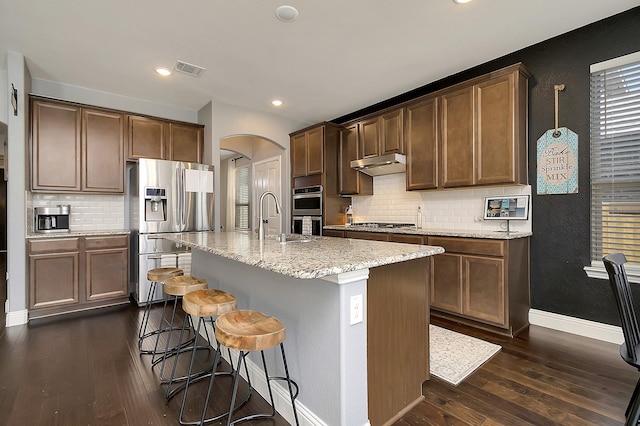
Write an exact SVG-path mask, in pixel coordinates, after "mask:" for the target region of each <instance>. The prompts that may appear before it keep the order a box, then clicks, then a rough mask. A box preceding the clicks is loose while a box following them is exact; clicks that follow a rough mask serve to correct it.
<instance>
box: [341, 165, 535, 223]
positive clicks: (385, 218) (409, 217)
mask: <svg viewBox="0 0 640 426" xmlns="http://www.w3.org/2000/svg"><path fill="white" fill-rule="evenodd" d="M405 178H406V174H405V173H398V174H392V175H385V176H376V177H374V178H373V193H374V195H368V196H364V195H357V196H353V197H352V204H353V210H354V222H397V223H412V224H415V223H416V216H417V211H418V206H420V208H421V210H422V227H423V228H431V229H456V230H474V231H500V230H505V229H506V221H502V220H497V221H483V220H481V219H482V217H483V204H484V197H486V196H494V195H531V186H530V185H525V186H496V187H487V188H468V189H451V190H446V191H406V189H405V188H406V183H405ZM532 210H533V206H532V205H531V203H530V205H529V220H526V221H522V220H512V221H510V223H509V228H510V230H512V231H525V232H526V231H529V232H530V231H531V214H532Z"/></svg>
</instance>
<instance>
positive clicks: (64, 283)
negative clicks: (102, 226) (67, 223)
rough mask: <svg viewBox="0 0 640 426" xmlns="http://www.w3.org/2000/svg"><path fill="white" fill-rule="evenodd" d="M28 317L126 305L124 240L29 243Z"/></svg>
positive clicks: (123, 237) (113, 237) (126, 248)
mask: <svg viewBox="0 0 640 426" xmlns="http://www.w3.org/2000/svg"><path fill="white" fill-rule="evenodd" d="M27 256H28V258H29V271H28V277H29V317H30V318H37V317H43V316H49V315H57V314H62V313H68V312H75V311H79V310H85V309H91V308H97V307H103V306H110V305H114V304H122V303H128V299H129V236H128V235H101V236H87V237H76V238H74V237H69V238H45V239H31V240H29V242H28V247H27Z"/></svg>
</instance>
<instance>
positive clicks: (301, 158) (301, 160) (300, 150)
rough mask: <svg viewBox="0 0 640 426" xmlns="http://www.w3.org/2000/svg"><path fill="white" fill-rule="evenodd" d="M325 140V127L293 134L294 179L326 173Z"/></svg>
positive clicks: (292, 164)
mask: <svg viewBox="0 0 640 426" xmlns="http://www.w3.org/2000/svg"><path fill="white" fill-rule="evenodd" d="M324 138H325V126H324V125H320V126H316V127H313V128H310V129H307V130H304V131H302V132H301V133H297V134H295V133H294V134H292V136H291V172H292V177H294V178H295V177H301V176H310V175H315V174H320V173H322V172H323V171H324Z"/></svg>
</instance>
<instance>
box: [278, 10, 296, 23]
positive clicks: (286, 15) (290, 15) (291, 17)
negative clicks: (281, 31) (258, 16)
mask: <svg viewBox="0 0 640 426" xmlns="http://www.w3.org/2000/svg"><path fill="white" fill-rule="evenodd" d="M276 18H278V19H279V20H281V21H282V22H292V21H295V20H296V19H297V18H298V10H297V9H296V8H295V7H293V6H280V7H278V8H277V9H276Z"/></svg>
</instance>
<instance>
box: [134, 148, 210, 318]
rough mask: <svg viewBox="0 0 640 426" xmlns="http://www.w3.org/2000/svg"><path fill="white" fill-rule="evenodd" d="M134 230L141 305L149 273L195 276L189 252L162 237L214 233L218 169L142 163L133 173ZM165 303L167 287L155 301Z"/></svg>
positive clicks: (137, 295)
mask: <svg viewBox="0 0 640 426" xmlns="http://www.w3.org/2000/svg"><path fill="white" fill-rule="evenodd" d="M127 180H128V197H127V203H128V211H129V215H128V217H127V222H128V225H129V227H130V229H131V262H130V271H131V277H130V282H131V293H132V295H133V297H134V298H135V300H136V301H137V302H138V305H140V306H142V305H144V304H145V303H146V302H147V296H148V292H149V282H148V281H147V271H148V270H149V269H153V268H160V267H179V268H182V269H184V271H185V275H188V274H189V273H190V271H191V253H190V251H189V248H188V247H184V246H181V245H180V244H177V243H174V242H171V241H169V240H167V239H164V238H162V236H161V235H160V234H162V233H172V232H191V231H209V230H212V229H213V226H214V224H213V207H214V194H213V166H208V165H205V164H195V163H184V162H178V161H166V160H150V159H139V160H138V163H137V164H135V165H132V166H130V167H129V169H128V176H127ZM161 299H162V286H157V291H156V293H155V294H154V295H152V297H151V300H150V302H154V301H157V300H161Z"/></svg>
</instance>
